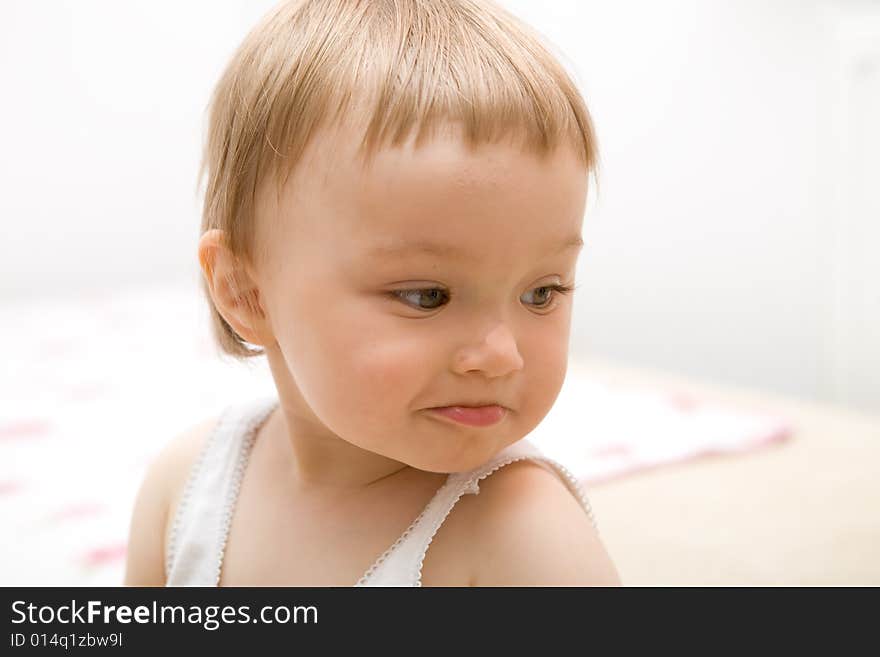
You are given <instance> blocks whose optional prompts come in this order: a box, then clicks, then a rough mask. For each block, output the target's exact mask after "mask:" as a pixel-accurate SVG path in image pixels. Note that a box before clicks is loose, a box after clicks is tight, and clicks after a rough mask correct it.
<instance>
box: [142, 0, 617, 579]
mask: <svg viewBox="0 0 880 657" xmlns="http://www.w3.org/2000/svg"><path fill="white" fill-rule="evenodd" d="M595 163H596V147H595V137H594V134H593V129H592V126H591V122H590V117H589V114H588V112H587V109H586V106H585V104H584V101H583V99H582V98H581V96H580V94H579V93H578V91H577V89H576V87H575V86H574V84H573V83H572V81H571V79H570V78H569V76H568V75H567V74H566V73H565V71H564V69H563V68H562V67H561V66H560V64H559V63H558V62H557V61H556V60H555V59H554V58H553V57H552V56H551V55H550V54H549V53H548V51H547V49H546V47H545V46H543V45H541V43H540V40H539V38H538V37H537V36H536V35H535V34H534V33H533V32H532V31H530V30H529V29H528V28H527V27H526V26H524V25H523V24H522V23H521V22H519V21H518V20H516V19H515V18H514V17H513V16H511V15H510V14H509V13H507V12H506V11H504V10H503V9H501V8H499V7H498V6H497V5H494V4H491V3H490V2H487V1H485V0H369V1H367V0H360V1H356V0H298V1H294V2H285V3H283V4H281V5H279V6H278V7H277V8H276V9H274V10H273V11H272V12H270V14H269V15H267V16H266V17H265V18H264V19H263V20H262V21H261V22H260V23H259V24H258V25H257V26H256V27H255V28H254V29H253V31H251V32H250V34H249V35H248V36H247V38H246V39H245V41H244V42H243V43H242V45H241V46H240V48H239V50H238V51H237V52H236V54H235V55H234V57H233V58H232V61H231V62H230V64H229V65H228V67H227V69H226V71H225V73H224V74H223V76H222V78H221V80H220V82H219V83H218V85H217V87H216V90H215V92H214V95H213V98H212V102H211V107H210V122H209V127H208V136H207V141H206V147H205V153H204V160H203V168H202V173H205V172H207V178H208V183H207V188H206V192H205V203H204V214H203V221H202V236H201V239H200V242H199V250H198V254H199V262H200V264H201V268H202V271H203V274H204V277H203V284H204V290H205V293H206V297H207V299H208V302H209V306H210V308H211V313H212V317H213V323H214V332H215V336H216V338H217V340H218V343H219V345H220V347H221V349H222V350H223V351H224V352H225V353H227V354H230V355H232V356H235V357H238V358H250V357H254V356H260V355H265V357H266V358H267V359H268V363H269V366H270V369H271V372H272V377H273V379H274V382H275V386H276V388H277V392H278V394H277V398H275V397H274V396H273V397H272V398H270V399H257V400H250V401H247V402H242V403H237V404H233V405H231V406H229V407H228V408H227V409H225V411H224V412H223V413H222V414H221V415H220V417H219V418H216V419H211V420H209V421H206V422H204V423H203V424H200V425H198V426H195V427H193V428H192V429H190V430H189V431H186V432H184V433H183V434H182V435H180V436H179V437H178V438H176V439H175V440H173V441H171V442H170V443H169V445H168V446H167V447H166V448H165V449H164V450H163V451H162V452H161V453H160V455H159V456H158V457H157V458H156V460H155V461H154V462H153V463H152V464H151V466H150V468H149V470H148V473H147V475H146V477H145V479H144V481H143V483H142V485H141V488H140V492H139V493H138V497H137V502H136V504H135V509H134V513H133V517H132V523H131V530H130V537H129V548H128V560H127V567H126V575H125V583H126V584H128V585H169V586H181V585H218V586H229V585H232V586H238V585H247V586H262V585H271V586H343V585H352V584H356V585H362V586H510V585H547V586H570V585H574V586H585V585H600V586H606V585H617V584H619V583H620V580H619V576H618V574H617V571H616V569H615V566H614V564H613V563H612V561H611V559H610V558H609V556H608V554H607V552H606V550H605V548H604V547H603V544H602V542H601V540H600V538H599V536H598V534H597V530H596V527H595V524H594V522H593V515H592V511H591V509H590V505H589V502H588V501H587V497H586V495H585V494H584V491H583V490H582V488H581V486H580V484H579V483H578V482H577V480H576V479H575V477H574V476H572V474H571V473H570V472H569V471H568V470H567V469H566V468H565V467H564V466H562V465H561V464H559V463H557V462H555V461H553V460H552V459H549V458H547V457H545V456H544V455H543V454H542V453H541V452H540V451H539V450H538V449H537V448H536V447H535V446H533V445H532V444H531V443H529V442H528V441H527V440H525V439H524V437H525V436H527V435H528V434H529V433H530V432H531V431H532V430H533V429H534V428H535V427H536V426H537V425H538V424H539V423H540V422H541V420H542V419H543V418H544V417H545V416H546V414H547V412H548V411H549V410H550V408H551V407H552V405H553V403H554V401H555V400H556V397H557V395H558V393H559V391H560V388H561V386H562V383H563V380H564V378H565V374H566V364H567V359H568V342H569V334H570V324H571V313H572V296H571V292H572V290H573V288H574V281H573V277H574V274H575V266H576V263H577V258H578V254H579V251H580V247H581V246H582V240H581V236H580V235H581V229H582V222H583V215H584V209H585V203H586V195H587V187H588V181H589V178H590V174H592V173H594V169H595ZM571 439H572V440H577V436H575V435H573V436H571ZM429 548H430V549H429Z"/></svg>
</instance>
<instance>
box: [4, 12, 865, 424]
mask: <svg viewBox="0 0 880 657" xmlns="http://www.w3.org/2000/svg"><path fill="white" fill-rule="evenodd" d="M503 4H504V5H506V6H507V7H509V8H511V9H512V10H513V11H514V12H515V13H517V14H519V15H521V16H522V17H524V18H525V19H526V20H528V21H529V22H531V23H532V24H533V25H535V26H536V27H537V28H538V29H539V30H540V31H542V32H543V33H544V34H545V35H547V36H548V38H549V39H550V40H551V41H553V42H555V43H556V44H557V46H558V51H559V52H560V54H561V56H562V57H563V59H564V61H565V62H566V64H567V65H568V66H569V68H570V69H571V70H572V71H573V73H574V74H575V75H576V77H577V79H578V80H579V82H580V84H581V86H582V88H583V90H584V92H585V95H586V97H587V101H588V103H589V105H590V107H591V109H592V112H593V115H594V119H595V122H596V126H597V129H598V133H599V139H600V148H601V156H602V171H601V195H600V197H599V198H598V199H597V200H596V201H595V202H594V203H591V207H590V210H589V215H588V217H587V221H586V224H585V231H584V236H585V240H586V241H587V247H586V248H585V251H584V253H583V256H582V261H583V262H582V266H581V271H580V273H579V274H580V279H581V287H580V288H579V290H578V296H577V297H576V315H575V322H576V325H575V334H574V335H575V338H574V340H573V349H574V350H575V351H576V352H581V351H589V352H591V353H598V354H601V355H605V356H609V357H612V358H617V359H620V360H623V361H627V362H630V363H632V364H645V365H650V366H656V367H662V368H668V369H672V370H677V371H680V372H683V373H687V374H691V375H695V376H698V377H705V378H714V379H718V380H721V381H726V382H730V383H738V384H742V385H747V386H753V387H758V388H764V389H767V390H774V391H781V392H787V393H790V394H793V395H800V396H803V397H806V398H811V399H826V400H838V401H845V402H848V403H852V404H855V405H860V406H863V407H871V406H873V407H875V408H876V409H877V410H880V398H878V397H880V392H877V391H876V390H875V389H874V387H873V383H874V382H875V381H876V379H874V378H872V375H873V371H874V370H871V371H869V370H868V369H867V368H866V367H862V368H861V369H859V365H858V364H857V361H858V355H859V354H862V353H866V352H867V351H869V350H870V349H871V345H872V344H873V343H874V341H875V340H876V338H875V337H874V334H872V333H871V332H870V331H868V330H865V331H862V332H861V333H859V335H858V339H857V340H856V342H855V344H853V343H852V342H848V343H846V344H845V346H841V345H842V341H841V340H840V339H838V338H835V337H834V336H835V335H839V334H840V328H839V327H840V321H839V319H835V318H840V317H845V316H846V312H845V309H846V307H848V306H847V304H848V303H850V302H848V301H847V300H846V299H845V298H843V297H842V296H841V295H840V294H839V293H838V292H837V290H839V289H840V285H841V283H840V280H841V279H840V276H837V277H836V278H835V275H834V273H833V272H835V271H839V269H840V266H839V262H840V259H841V258H846V257H847V251H846V249H845V248H844V249H843V250H841V249H834V248H831V246H830V245H831V243H832V240H833V239H838V238H839V232H840V231H839V230H837V229H835V226H836V225H837V224H836V220H837V218H838V214H839V213H840V212H841V211H842V210H841V206H840V203H839V202H838V200H837V197H836V196H835V195H834V193H833V190H832V187H833V184H832V182H831V181H833V180H836V179H837V178H836V177H835V176H839V175H840V173H839V172H840V167H841V166H842V165H841V164H840V162H841V161H842V160H845V158H843V156H841V157H838V158H837V159H835V158H833V157H830V154H832V153H836V152H837V151H836V150H835V148H836V145H837V144H838V143H839V139H838V137H837V133H836V132H835V130H834V125H836V124H835V121H837V122H838V123H839V122H840V121H844V122H846V121H847V119H846V118H844V119H841V118H840V115H841V112H840V110H839V106H838V105H837V104H835V103H834V102H833V100H834V99H835V98H836V97H837V96H839V95H840V93H842V92H841V90H840V85H839V84H837V79H836V77H835V75H837V73H838V71H839V66H840V64H839V63H840V59H841V55H840V51H841V46H840V32H839V30H838V24H839V22H840V18H839V14H841V13H843V14H845V15H851V14H852V13H853V12H856V13H865V12H867V13H871V12H875V11H877V4H876V3H855V2H853V3H833V2H820V1H819V0H813V1H800V0H764V1H760V0H737V1H736V2H730V1H729V0H676V1H667V2H662V3H661V2H652V1H650V0H639V1H635V0H630V1H622V0H614V1H611V0H604V1H599V0H587V1H584V0H554V1H553V2H543V1H542V2H538V1H536V0H507V1H504V2H503ZM271 5H272V3H271V2H268V1H266V0H261V1H259V2H254V1H250V2H246V1H245V0H238V1H227V2H210V1H207V0H202V1H200V2H193V1H188V2H172V1H167V2H149V3H148V2H138V3H135V2H125V3H120V2H114V1H110V0H102V1H97V0H92V1H90V2H73V1H70V2H61V1H60V0H56V1H55V2H51V3H32V2H28V1H27V0H13V1H12V2H8V1H7V2H4V3H3V4H2V5H0V80H2V87H0V93H2V103H0V143H2V144H3V148H2V150H0V181H2V182H0V185H2V194H0V218H2V222H3V224H2V225H3V232H2V235H3V238H2V240H0V299H3V298H4V297H5V298H12V297H21V296H34V295H43V294H50V293H51V294H56V295H64V294H67V293H70V292H72V291H77V290H92V289H100V288H103V287H105V286H111V285H114V286H115V285H133V284H139V283H142V282H147V281H150V282H152V281H155V280H157V279H159V280H174V279H178V278H180V277H190V278H191V277H194V276H196V275H197V264H196V256H195V244H196V241H197V234H198V223H199V206H198V198H197V197H196V195H195V183H196V180H195V176H196V170H197V164H198V157H199V152H198V149H199V144H200V140H201V131H202V125H203V110H204V107H205V105H206V103H207V101H208V95H209V93H210V90H211V88H212V86H213V84H214V82H215V81H216V79H217V77H218V75H219V73H220V71H221V69H222V67H223V65H224V64H225V63H226V60H227V58H228V57H229V55H230V54H231V52H232V50H233V49H234V47H235V46H236V45H237V43H238V42H239V40H240V39H241V38H242V36H243V35H244V33H245V32H246V31H247V30H248V29H249V28H250V26H251V25H252V24H253V23H254V22H255V21H256V20H257V18H258V17H259V16H260V15H262V13H263V12H264V11H265V10H266V9H267V8H268V7H270V6H271ZM848 134H849V133H848ZM851 139H855V140H856V141H858V139H859V136H858V135H857V134H856V135H854V136H852V135H851ZM875 161H876V160H875ZM868 166H869V169H867V170H866V171H865V172H864V173H863V174H862V175H865V176H867V178H866V180H869V179H870V178H871V176H872V175H873V174H872V172H871V170H870V166H873V165H872V164H869V165H868ZM871 212H873V210H870V211H864V209H860V210H859V212H858V213H855V214H853V215H852V216H853V217H855V216H856V215H858V217H860V218H851V221H854V222H856V223H855V225H856V227H858V226H861V225H863V224H866V223H868V222H869V215H870V221H876V218H877V217H876V216H874V215H872V214H871ZM856 232H858V231H857V230H856ZM851 233H852V231H850V233H848V234H851ZM835 235H837V236H838V237H837V238H835ZM839 239H843V240H844V241H846V239H850V238H846V237H844V238H839ZM848 275H850V276H852V275H854V274H848ZM865 286H866V287H865V290H866V294H867V295H869V297H870V298H876V295H877V290H878V287H880V284H878V283H877V281H876V280H873V281H867V282H865ZM841 299H842V300H841ZM841 303H842V304H843V306H844V311H840V309H839V306H840V305H841ZM836 307H837V308H838V310H837V311H835V310H834V308H836ZM859 317H864V314H861V315H859ZM848 321H850V323H851V324H852V320H848ZM849 335H852V333H850V334H849ZM844 348H845V349H847V350H848V351H847V353H848V354H850V355H849V356H847V358H846V359H845V360H846V362H847V363H848V365H847V366H846V367H843V366H841V365H840V362H841V356H840V354H841V353H843V352H842V350H843V349H844ZM853 354H854V355H855V356H853ZM853 363H856V364H855V365H853ZM841 381H842V383H841ZM835 382H836V383H835ZM847 386H848V387H849V388H852V387H853V386H854V387H855V390H856V391H855V392H852V391H850V392H849V393H848V394H847V395H842V394H841V393H840V391H841V390H842V389H843V388H845V387H847ZM877 388H878V389H880V386H877Z"/></svg>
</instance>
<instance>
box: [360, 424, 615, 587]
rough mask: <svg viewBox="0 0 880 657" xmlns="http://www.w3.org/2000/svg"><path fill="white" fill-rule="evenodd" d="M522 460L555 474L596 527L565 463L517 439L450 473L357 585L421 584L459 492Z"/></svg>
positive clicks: (473, 488) (472, 490)
mask: <svg viewBox="0 0 880 657" xmlns="http://www.w3.org/2000/svg"><path fill="white" fill-rule="evenodd" d="M523 459H529V460H532V461H535V462H537V463H539V464H540V465H542V466H544V467H545V468H547V469H548V470H550V471H551V472H553V473H554V474H556V475H557V476H558V477H559V478H560V479H561V480H562V481H563V482H564V483H565V485H566V487H567V488H568V489H569V490H570V491H571V493H572V495H574V496H575V498H576V499H577V500H578V502H579V503H580V504H581V506H582V507H583V509H584V511H585V512H586V514H587V517H588V518H589V519H590V522H591V523H592V525H593V527H596V520H595V518H594V516H593V510H592V508H591V506H590V502H589V500H588V499H587V495H586V493H585V492H584V489H583V487H582V486H581V484H580V482H578V480H577V478H576V477H575V476H574V475H572V473H571V472H569V470H568V469H567V468H566V467H565V466H563V465H562V464H561V463H559V462H557V461H555V460H553V459H551V458H549V457H547V456H545V455H544V454H543V453H542V452H541V451H540V450H539V449H538V448H537V447H535V446H534V445H533V444H531V443H530V442H528V441H527V440H520V441H519V442H516V443H514V444H513V445H511V446H509V447H507V448H506V449H504V450H502V451H501V452H500V453H499V454H497V455H496V456H495V457H494V458H492V459H491V460H489V461H487V462H486V463H485V464H483V465H481V466H479V467H477V468H475V469H473V470H470V471H467V472H457V473H452V474H450V475H449V477H448V478H447V480H446V483H445V484H444V485H443V486H442V487H441V488H440V490H438V491H437V494H436V495H435V496H434V498H433V499H432V500H431V501H430V502H429V503H428V505H427V506H426V507H425V509H424V510H423V511H422V513H421V514H420V515H419V517H418V518H416V519H415V521H413V524H412V525H410V527H409V529H407V530H406V532H404V533H403V535H402V536H401V537H400V538H399V539H398V540H397V541H396V542H395V543H394V545H392V546H391V547H390V548H389V549H388V550H387V551H386V552H385V554H383V555H382V556H381V557H379V560H378V561H377V562H376V563H375V564H374V565H373V566H372V567H371V568H370V570H368V571H367V572H366V573H365V574H364V576H363V577H362V578H361V580H360V581H359V582H358V584H357V585H358V586H421V585H422V564H423V563H424V560H425V555H426V554H427V552H428V547H429V546H430V544H431V541H432V540H433V539H434V535H435V534H436V533H437V531H438V530H439V529H440V526H441V525H442V524H443V522H444V521H445V520H446V518H447V516H448V515H449V514H450V513H451V512H452V509H453V508H454V507H455V505H456V503H457V502H458V500H459V499H461V497H462V495H467V494H472V495H475V494H477V493H479V492H480V486H479V482H480V481H481V480H482V479H485V478H486V477H488V476H489V475H491V474H492V473H493V472H495V471H496V470H498V469H500V468H502V467H504V466H505V465H509V464H510V463H513V462H515V461H521V460H523ZM597 529H598V528H597Z"/></svg>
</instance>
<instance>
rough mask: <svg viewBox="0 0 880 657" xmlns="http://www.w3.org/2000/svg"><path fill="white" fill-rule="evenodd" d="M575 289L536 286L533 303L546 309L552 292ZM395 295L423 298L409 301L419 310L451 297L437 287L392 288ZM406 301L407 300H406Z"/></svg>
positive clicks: (429, 308) (391, 293)
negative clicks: (412, 301) (413, 301)
mask: <svg viewBox="0 0 880 657" xmlns="http://www.w3.org/2000/svg"><path fill="white" fill-rule="evenodd" d="M572 290H574V287H573V286H568V285H557V284H554V285H542V286H541V287H536V288H534V289H533V290H531V292H537V293H538V295H537V296H538V298H539V299H540V300H539V301H538V302H533V303H532V304H531V305H532V306H534V307H535V308H539V309H544V310H546V309H547V308H548V307H549V305H550V303H551V302H552V300H553V296H554V295H552V293H553V292H556V293H559V294H568V293H569V292H571V291H572ZM389 294H390V295H392V296H393V297H396V298H399V299H401V300H406V299H408V298H415V299H418V298H420V297H421V298H422V299H423V300H424V303H422V302H421V301H417V302H416V305H414V306H413V305H412V304H409V303H407V305H410V306H412V307H417V308H418V309H419V310H434V309H436V308H439V307H440V305H441V304H440V303H439V301H440V300H442V299H443V298H445V299H446V301H445V303H449V299H450V298H451V295H450V294H449V292H447V291H446V290H443V289H442V288H437V287H431V288H424V289H417V290H392V291H391V292H390V293H389ZM404 302H405V303H406V301H404ZM426 304H427V305H426Z"/></svg>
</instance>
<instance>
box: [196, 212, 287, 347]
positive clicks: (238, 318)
mask: <svg viewBox="0 0 880 657" xmlns="http://www.w3.org/2000/svg"><path fill="white" fill-rule="evenodd" d="M224 236H225V233H224V232H223V231H222V230H217V229H213V230H209V231H207V232H206V233H204V234H203V235H202V237H201V238H200V239H199V264H200V265H201V268H202V273H203V274H204V276H205V280H206V281H207V284H208V289H209V290H210V293H211V298H212V299H213V301H214V306H215V307H216V308H217V311H218V312H219V313H220V314H221V315H222V316H223V319H225V320H226V322H227V323H228V324H229V326H231V327H232V329H233V330H234V331H235V332H236V333H238V335H239V336H241V338H243V339H244V340H246V341H247V342H250V343H251V344H254V345H259V346H269V345H270V344H271V343H272V341H273V338H272V337H271V334H270V332H268V322H267V321H266V313H265V310H264V309H263V307H262V304H261V301H260V290H259V288H258V287H257V284H256V282H255V281H254V280H253V278H252V277H251V275H250V274H249V273H248V271H247V268H246V267H245V266H244V263H242V262H241V260H239V259H238V258H236V257H235V255H233V254H232V252H231V251H230V250H229V248H228V247H227V246H226V240H225V238H224Z"/></svg>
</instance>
